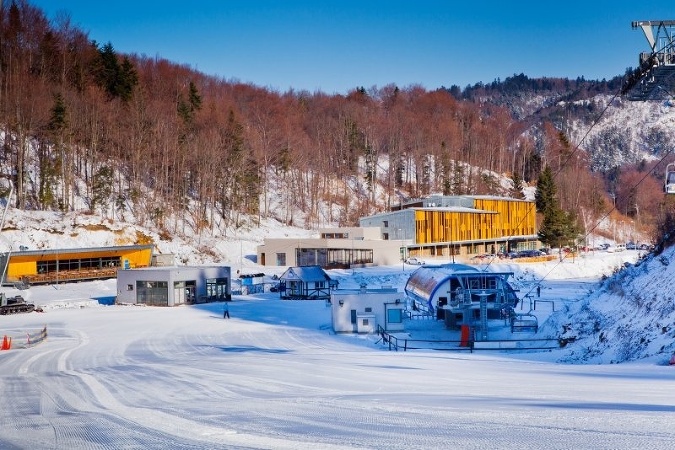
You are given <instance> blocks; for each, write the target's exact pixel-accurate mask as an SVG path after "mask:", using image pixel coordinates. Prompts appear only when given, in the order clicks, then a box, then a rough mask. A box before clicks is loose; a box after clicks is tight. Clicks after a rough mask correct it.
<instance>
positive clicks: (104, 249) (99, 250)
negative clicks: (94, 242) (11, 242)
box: [10, 244, 155, 256]
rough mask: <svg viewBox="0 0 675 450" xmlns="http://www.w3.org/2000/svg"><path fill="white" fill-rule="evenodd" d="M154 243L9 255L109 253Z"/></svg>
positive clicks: (49, 250)
mask: <svg viewBox="0 0 675 450" xmlns="http://www.w3.org/2000/svg"><path fill="white" fill-rule="evenodd" d="M154 247H155V245H154V244H146V245H119V246H112V247H88V248H84V247H78V248H57V249H45V248H43V249H39V250H18V251H13V252H12V253H11V255H10V256H15V255H27V256H31V255H35V256H39V255H58V254H66V253H92V252H94V253H110V252H120V251H125V250H144V249H152V248H154Z"/></svg>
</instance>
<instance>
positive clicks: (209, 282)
mask: <svg viewBox="0 0 675 450" xmlns="http://www.w3.org/2000/svg"><path fill="white" fill-rule="evenodd" d="M230 282H231V273H230V268H229V267H226V266H210V267H180V266H174V267H150V268H144V269H129V270H124V269H119V270H118V271H117V303H130V304H144V305H152V306H178V305H182V304H192V303H207V302H217V301H229V300H231V299H232V292H231V287H230Z"/></svg>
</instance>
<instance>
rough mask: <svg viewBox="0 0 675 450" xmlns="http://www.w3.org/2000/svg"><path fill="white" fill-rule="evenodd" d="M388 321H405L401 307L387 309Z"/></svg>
mask: <svg viewBox="0 0 675 450" xmlns="http://www.w3.org/2000/svg"><path fill="white" fill-rule="evenodd" d="M387 322H388V323H402V322H403V314H402V312H401V310H400V309H398V308H394V309H388V310H387Z"/></svg>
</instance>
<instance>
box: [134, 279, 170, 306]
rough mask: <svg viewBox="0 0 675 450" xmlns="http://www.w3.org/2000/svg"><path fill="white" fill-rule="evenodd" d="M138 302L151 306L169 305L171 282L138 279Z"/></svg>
mask: <svg viewBox="0 0 675 450" xmlns="http://www.w3.org/2000/svg"><path fill="white" fill-rule="evenodd" d="M136 302H137V303H141V304H145V305H150V306H168V305H169V283H167V282H166V281H140V280H139V281H136Z"/></svg>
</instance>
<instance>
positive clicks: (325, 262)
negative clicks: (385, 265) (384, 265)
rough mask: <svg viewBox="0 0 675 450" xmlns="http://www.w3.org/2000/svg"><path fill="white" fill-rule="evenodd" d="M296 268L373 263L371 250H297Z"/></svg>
mask: <svg viewBox="0 0 675 450" xmlns="http://www.w3.org/2000/svg"><path fill="white" fill-rule="evenodd" d="M296 261H297V264H298V266H321V267H327V266H335V265H347V266H349V265H351V264H370V263H372V262H373V250H372V249H358V248H357V249H347V248H329V249H327V248H299V249H296Z"/></svg>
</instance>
